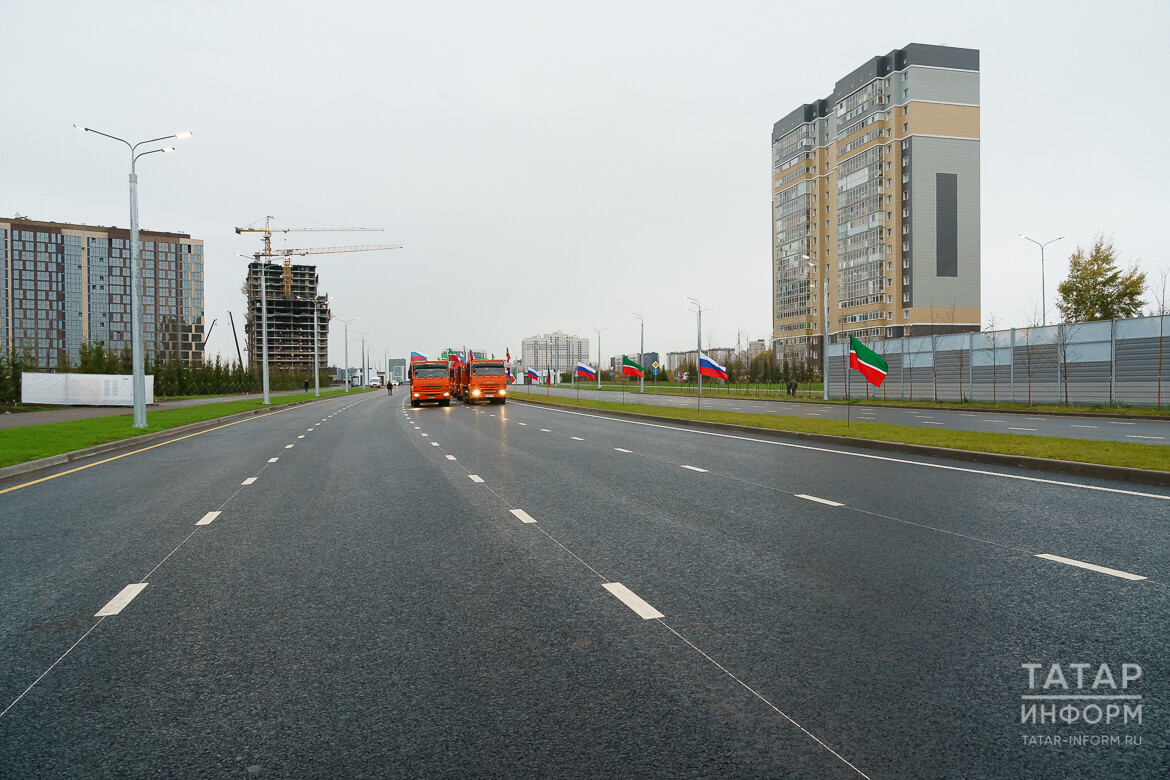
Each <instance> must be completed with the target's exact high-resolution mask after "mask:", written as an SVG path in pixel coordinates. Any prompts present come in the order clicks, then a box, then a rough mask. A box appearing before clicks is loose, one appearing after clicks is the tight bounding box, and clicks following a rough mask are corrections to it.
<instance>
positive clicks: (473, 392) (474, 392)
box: [471, 387, 479, 395]
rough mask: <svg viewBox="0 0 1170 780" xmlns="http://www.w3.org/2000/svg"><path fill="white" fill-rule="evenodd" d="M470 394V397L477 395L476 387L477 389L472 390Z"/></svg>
mask: <svg viewBox="0 0 1170 780" xmlns="http://www.w3.org/2000/svg"><path fill="white" fill-rule="evenodd" d="M471 394H472V395H479V388H478V387H477V388H475V389H474V390H472V391H471Z"/></svg>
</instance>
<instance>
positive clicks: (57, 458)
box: [0, 398, 329, 482]
mask: <svg viewBox="0 0 1170 780" xmlns="http://www.w3.org/2000/svg"><path fill="white" fill-rule="evenodd" d="M326 400H329V399H327V398H314V399H312V400H310V401H297V402H296V403H291V404H281V405H280V406H278V407H276V408H277V409H283V408H288V409H291V408H293V407H294V406H304V405H306V404H312V403H317V402H318V401H326ZM272 411H273V410H271V409H254V410H252V411H250V412H237V413H236V414H229V415H228V416H226V417H216V418H215V419H212V420H203V421H202V422H197V423H188V424H187V425H180V426H179V427H177V428H167V429H166V430H165V431H156V432H155V433H144V434H142V435H141V436H131V437H130V438H129V439H119V440H118V441H109V442H106V443H105V444H95V445H94V446H92V447H86V448H85V449H83V450H74V451H73V452H63V453H61V454H60V455H50V456H49V457H47V458H41V459H39V460H30V461H25V462H24V463H16V464H14V465H12V466H5V467H4V468H0V482H3V481H4V480H7V479H9V478H11V477H20V476H27V475H29V474H35V473H38V472H41V471H46V470H48V469H51V468H53V467H54V466H61V465H63V464H66V463H72V462H74V461H77V460H84V459H85V458H89V457H92V456H94V455H105V454H106V453H109V452H117V451H119V450H128V449H134V448H135V447H138V446H140V445H143V444H152V443H154V442H157V441H161V440H162V439H167V438H170V437H172V436H175V435H177V434H188V433H198V432H199V431H204V430H208V429H210V428H215V427H218V426H220V425H223V424H224V423H228V422H232V421H233V420H245V419H247V418H249V417H255V416H256V415H259V414H268V413H270V412H272Z"/></svg>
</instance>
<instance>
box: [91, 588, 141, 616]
mask: <svg viewBox="0 0 1170 780" xmlns="http://www.w3.org/2000/svg"><path fill="white" fill-rule="evenodd" d="M148 584H149V583H146V582H138V583H135V584H134V585H127V586H126V587H124V588H122V592H121V593H119V594H118V595H117V596H114V597H113V598H112V599H110V602H109V603H108V604H106V605H105V606H104V607H102V608H101V609H100V610H98V613H97V614H96V615H94V617H106V616H107V615H117V614H118V613H119V612H121V611H122V610H124V609H125V608H126V605H127V604H129V603H130V602H131V601H133V600H134V597H135V596H137V595H138V594H139V593H141V592H142V591H143V590H144V589H145V588H146V586H147V585H148Z"/></svg>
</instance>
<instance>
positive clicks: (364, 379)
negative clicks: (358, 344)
mask: <svg viewBox="0 0 1170 780" xmlns="http://www.w3.org/2000/svg"><path fill="white" fill-rule="evenodd" d="M373 332H374V330H373V328H371V329H370V330H367V331H360V330H355V331H354V333H356V334H358V335H359V336H361V337H362V387H363V388H364V387H365V386H366V385H368V384H369V383H370V378H369V377H368V376H366V371H367V370H368V369H367V368H366V336H369V335H370V334H372V333H373Z"/></svg>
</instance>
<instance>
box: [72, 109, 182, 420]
mask: <svg viewBox="0 0 1170 780" xmlns="http://www.w3.org/2000/svg"><path fill="white" fill-rule="evenodd" d="M74 127H75V128H77V129H78V130H81V131H83V132H86V133H96V134H97V135H100V136H104V137H105V138H112V139H113V140H115V141H121V142H122V143H124V144H126V146H127V147H129V149H130V329H131V331H130V358H131V362H132V364H133V372H134V381H133V392H134V427H135V428H145V427H146V374H145V371H144V370H143V367H142V293H141V286H142V281H141V280H142V269H140V268H139V267H138V172H137V163H138V158H139V157H145V156H146V155H148V154H154V153H155V152H173V151H175V147H173V146H165V147H163V148H161V149H150V150H148V151H145V152H139V151H138V147H140V146H142V145H143V144H153V143H157V142H158V141H169V140H170V139H172V138H174V139H176V140H177V139H180V138H189V137H191V135H193V133H191V131H189V130H184V131H183V132H181V133H174V134H172V135H164V136H160V137H159V138H149V139H147V140H145V141H139V142H138V143H136V144H132V143H130V142H129V141H127V140H126V139H124V138H119V137H118V136H116V135H110V134H108V133H103V132H101V131H100V130H94V129H93V128H92V127H82V126H81V125H74Z"/></svg>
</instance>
